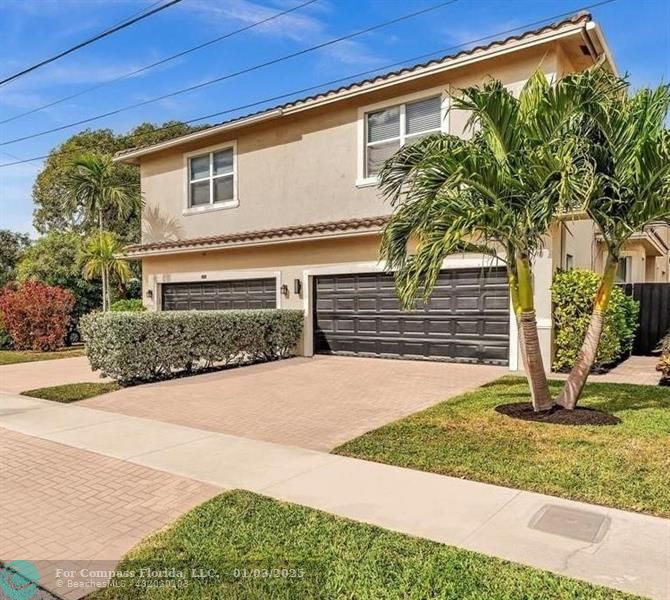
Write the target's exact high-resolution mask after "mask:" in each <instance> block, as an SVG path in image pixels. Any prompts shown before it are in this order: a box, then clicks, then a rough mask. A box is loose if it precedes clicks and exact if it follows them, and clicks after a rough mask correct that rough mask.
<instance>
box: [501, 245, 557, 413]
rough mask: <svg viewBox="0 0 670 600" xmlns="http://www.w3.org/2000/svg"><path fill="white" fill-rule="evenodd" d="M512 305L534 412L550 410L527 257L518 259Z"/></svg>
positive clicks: (530, 272) (530, 270) (512, 290)
mask: <svg viewBox="0 0 670 600" xmlns="http://www.w3.org/2000/svg"><path fill="white" fill-rule="evenodd" d="M510 289H511V294H512V303H513V304H514V303H515V302H516V303H517V305H518V306H517V307H515V312H516V317H517V324H518V327H519V341H520V347H521V356H522V359H523V365H524V369H525V371H526V377H527V378H528V384H529V385H530V392H531V398H532V402H533V409H534V410H535V411H536V412H539V411H544V410H549V409H550V408H551V407H552V406H553V405H554V403H553V401H552V399H551V393H550V392H549V382H548V381H547V374H546V373H545V370H544V362H543V360H542V353H541V352H540V338H539V336H538V334H537V320H536V319H535V300H534V298H533V272H532V267H531V265H530V261H529V259H528V258H520V259H518V260H517V274H516V284H515V285H512V286H510Z"/></svg>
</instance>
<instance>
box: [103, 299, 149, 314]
mask: <svg viewBox="0 0 670 600" xmlns="http://www.w3.org/2000/svg"><path fill="white" fill-rule="evenodd" d="M146 309H147V307H146V306H144V304H142V300H140V299H139V298H126V299H123V300H117V301H116V302H114V303H113V304H112V306H111V307H110V310H111V311H112V312H144V311H145V310H146Z"/></svg>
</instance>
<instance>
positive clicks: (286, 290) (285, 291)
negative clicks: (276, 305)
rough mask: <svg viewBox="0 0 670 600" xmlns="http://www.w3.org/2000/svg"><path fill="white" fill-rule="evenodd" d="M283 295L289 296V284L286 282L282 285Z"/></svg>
mask: <svg viewBox="0 0 670 600" xmlns="http://www.w3.org/2000/svg"><path fill="white" fill-rule="evenodd" d="M281 295H282V296H284V298H288V286H287V285H286V284H283V285H282V286H281Z"/></svg>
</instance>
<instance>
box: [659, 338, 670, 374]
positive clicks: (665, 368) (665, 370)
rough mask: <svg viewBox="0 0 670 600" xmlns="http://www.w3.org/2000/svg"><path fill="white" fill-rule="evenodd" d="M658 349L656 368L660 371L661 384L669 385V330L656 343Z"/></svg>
mask: <svg viewBox="0 0 670 600" xmlns="http://www.w3.org/2000/svg"><path fill="white" fill-rule="evenodd" d="M658 351H659V352H660V353H661V356H660V358H659V359H658V363H657V364H656V370H657V371H660V372H661V385H670V331H668V333H666V334H665V337H664V338H663V339H662V340H661V343H660V344H659V345H658Z"/></svg>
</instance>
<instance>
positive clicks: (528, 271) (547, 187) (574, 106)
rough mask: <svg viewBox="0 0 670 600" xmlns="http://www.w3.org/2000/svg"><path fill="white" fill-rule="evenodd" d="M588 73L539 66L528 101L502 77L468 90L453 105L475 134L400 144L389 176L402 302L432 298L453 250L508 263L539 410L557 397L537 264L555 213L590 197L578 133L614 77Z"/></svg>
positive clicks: (385, 254)
mask: <svg viewBox="0 0 670 600" xmlns="http://www.w3.org/2000/svg"><path fill="white" fill-rule="evenodd" d="M588 77H590V80H591V84H592V85H591V87H590V88H587V87H585V86H581V85H577V81H576V80H575V78H574V77H573V76H567V77H566V78H564V79H562V80H560V81H559V82H557V83H556V84H554V85H552V84H550V82H549V81H548V80H547V78H546V76H545V75H544V74H543V73H542V72H540V71H538V72H537V73H535V74H534V75H533V76H532V77H531V79H530V80H529V81H528V82H527V83H526V85H525V86H524V88H523V90H522V92H521V94H520V96H519V98H515V97H514V96H513V95H512V93H511V92H509V91H508V90H507V89H505V87H504V86H503V85H502V83H500V82H499V81H492V82H489V83H486V84H485V85H483V86H481V87H470V88H467V89H464V90H461V95H460V96H459V97H458V98H454V99H453V100H452V109H453V108H455V109H459V110H465V111H469V113H470V115H471V116H470V119H469V122H468V126H469V128H470V129H471V130H473V132H474V134H473V136H472V138H471V139H469V140H464V139H462V138H460V137H457V136H454V135H443V134H437V135H432V136H429V137H427V138H424V139H423V140H421V141H419V142H417V143H415V144H412V145H406V146H404V147H403V148H401V149H400V150H399V151H398V152H397V153H396V155H395V156H393V157H392V158H391V159H389V160H388V161H387V162H386V163H385V165H384V167H383V168H382V171H381V173H380V188H381V190H382V192H383V193H384V196H385V197H386V198H387V199H388V200H390V201H391V203H392V204H393V206H394V212H393V214H392V216H391V218H390V221H389V222H388V224H387V226H386V227H385V230H384V234H383V239H382V248H381V254H382V258H383V259H385V260H386V262H387V265H388V267H389V269H390V270H393V271H394V272H395V273H396V288H397V291H398V295H399V298H400V300H401V302H402V304H403V305H404V306H405V307H406V308H409V307H411V306H413V304H414V302H415V299H416V298H417V296H418V295H419V294H422V295H423V297H424V298H425V299H428V297H429V296H430V293H431V291H432V289H433V287H434V285H435V282H436V280H437V277H438V274H439V272H440V269H441V267H442V262H443V260H444V258H445V257H446V256H447V255H448V254H452V253H455V252H477V253H481V254H484V255H490V256H493V257H496V258H497V259H499V260H500V261H501V262H502V263H503V264H504V265H505V267H506V269H507V276H508V280H509V285H510V296H511V301H512V306H513V309H514V313H515V315H516V319H517V323H518V326H519V331H520V333H521V335H520V342H521V351H522V357H523V362H524V367H525V371H526V374H527V377H528V379H529V384H530V388H531V394H532V401H533V407H534V409H535V410H538V411H539V410H548V409H549V408H551V407H552V406H553V402H552V399H551V395H550V392H549V386H548V383H547V377H546V374H545V371H544V365H543V361H542V355H541V353H540V345H539V339H538V333H537V323H536V318H535V307H534V298H533V260H534V258H535V257H536V256H537V255H538V253H539V252H540V251H541V249H542V247H543V242H544V236H545V234H546V233H547V232H548V230H549V227H550V225H551V223H552V220H553V219H554V218H555V215H556V213H557V212H559V211H561V210H564V209H565V208H566V207H568V206H572V205H573V204H574V203H575V202H577V203H582V204H583V202H584V198H585V197H586V195H587V194H588V193H589V190H588V188H587V187H586V185H585V184H586V182H589V181H590V179H591V178H590V176H589V175H590V171H591V168H592V167H591V165H590V164H589V163H588V162H586V161H581V160H579V157H580V155H581V154H580V140H579V137H577V136H574V135H572V131H573V130H574V121H575V120H576V119H579V114H580V109H581V108H583V107H584V106H586V105H589V104H591V103H593V102H597V99H598V96H599V95H601V94H603V93H606V92H607V90H606V89H605V88H606V87H607V85H610V82H607V81H603V79H602V78H601V77H600V76H599V74H598V72H597V71H595V70H594V71H590V72H589V74H588ZM603 84H606V85H603ZM413 245H415V246H416V250H415V251H414V252H412V251H410V250H409V249H410V247H412V246H413Z"/></svg>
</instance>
